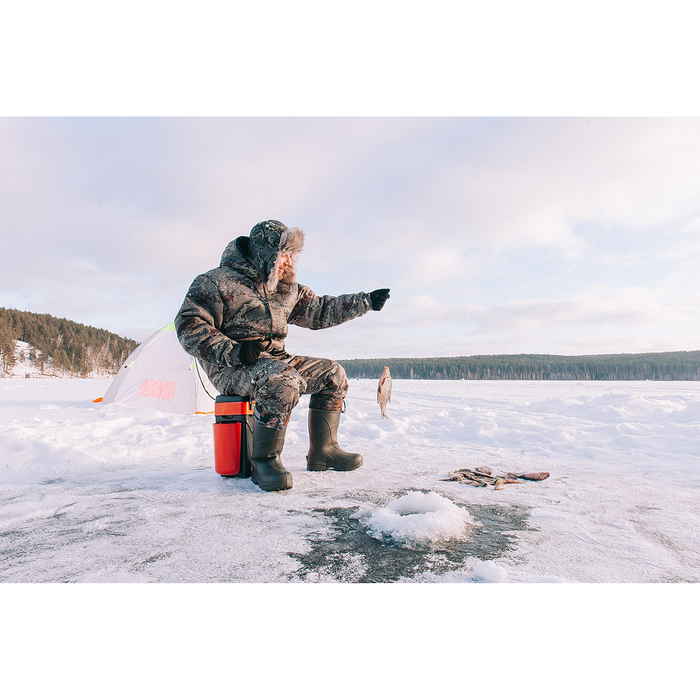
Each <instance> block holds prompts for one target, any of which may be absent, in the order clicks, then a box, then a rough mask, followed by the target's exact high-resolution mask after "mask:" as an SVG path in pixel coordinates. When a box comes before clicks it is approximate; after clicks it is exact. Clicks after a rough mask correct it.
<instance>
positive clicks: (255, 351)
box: [238, 340, 263, 365]
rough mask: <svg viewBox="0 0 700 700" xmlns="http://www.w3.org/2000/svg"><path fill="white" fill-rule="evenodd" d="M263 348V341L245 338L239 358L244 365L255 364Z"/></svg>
mask: <svg viewBox="0 0 700 700" xmlns="http://www.w3.org/2000/svg"><path fill="white" fill-rule="evenodd" d="M262 349H263V346H262V343H259V342H258V341H257V340H244V341H243V342H242V343H241V349H240V350H239V351H238V359H239V360H240V361H241V364H242V365H254V364H255V363H256V362H257V361H258V358H259V357H260V353H261V352H262Z"/></svg>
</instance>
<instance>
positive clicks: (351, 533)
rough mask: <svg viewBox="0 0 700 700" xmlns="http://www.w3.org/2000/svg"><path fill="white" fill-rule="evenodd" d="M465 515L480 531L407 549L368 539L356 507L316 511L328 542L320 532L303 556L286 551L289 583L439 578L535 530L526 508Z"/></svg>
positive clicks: (474, 509) (473, 508) (482, 509)
mask: <svg viewBox="0 0 700 700" xmlns="http://www.w3.org/2000/svg"><path fill="white" fill-rule="evenodd" d="M467 510H468V511H469V513H470V514H471V515H472V516H473V517H474V519H475V520H477V521H479V522H480V523H481V527H470V528H469V529H468V530H467V536H466V537H465V538H463V539H460V540H452V541H450V542H443V543H437V544H433V543H429V544H424V545H418V544H413V546H412V548H410V549H409V548H406V547H405V546H403V545H401V544H399V543H397V542H395V541H393V540H392V539H391V538H390V537H385V538H384V539H383V540H381V541H380V540H378V539H375V538H374V537H372V536H370V535H369V534H368V533H367V528H366V527H364V526H363V525H362V523H361V522H360V521H359V520H356V519H354V518H353V517H352V516H353V515H354V514H355V513H356V512H357V511H358V508H356V507H353V508H315V509H314V511H313V512H314V513H319V514H320V515H321V516H323V518H324V520H330V521H331V522H330V524H331V530H332V539H328V535H327V533H325V534H323V535H319V538H318V539H314V540H311V542H310V544H311V551H310V552H308V553H307V554H298V553H293V552H290V553H289V556H290V557H291V558H293V559H296V560H297V561H298V562H299V564H300V567H299V569H297V570H296V571H295V572H294V575H293V577H290V578H295V579H297V580H298V579H299V578H300V579H302V580H303V581H313V580H317V576H318V577H321V580H326V581H327V580H329V579H333V580H335V581H337V582H342V583H390V582H392V581H398V580H399V579H411V578H413V577H414V576H416V575H417V574H420V573H422V572H424V571H432V572H433V573H435V574H444V573H447V572H449V571H454V570H456V569H459V568H461V567H462V566H463V564H464V561H465V559H467V558H468V557H476V558H478V559H482V560H486V559H497V558H498V557H500V556H502V555H503V554H504V553H505V552H507V551H509V550H511V549H513V548H514V546H515V543H516V537H517V535H516V533H517V531H523V530H533V529H535V528H532V527H530V526H528V524H527V516H528V509H527V508H523V507H520V506H485V505H474V504H469V506H468V507H467ZM309 574H312V575H311V576H309ZM314 574H315V575H314Z"/></svg>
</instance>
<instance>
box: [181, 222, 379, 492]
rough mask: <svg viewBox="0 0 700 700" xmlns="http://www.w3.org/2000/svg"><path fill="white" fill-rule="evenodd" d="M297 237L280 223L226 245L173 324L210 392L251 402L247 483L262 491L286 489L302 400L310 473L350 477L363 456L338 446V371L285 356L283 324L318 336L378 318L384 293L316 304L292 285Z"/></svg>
mask: <svg viewBox="0 0 700 700" xmlns="http://www.w3.org/2000/svg"><path fill="white" fill-rule="evenodd" d="M303 244H304V234H303V232H302V231H301V230H299V229H297V228H288V227H287V226H285V225H284V224H282V223H280V222H279V221H274V220H270V221H263V222H261V223H259V224H256V225H255V226H253V228H252V230H251V232H250V236H249V237H248V236H241V237H240V238H237V239H236V240H234V241H231V243H229V244H228V246H227V247H226V250H224V254H223V256H222V258H221V263H220V266H219V267H217V268H216V269H214V270H210V271H209V272H205V273H204V274H203V275H199V276H198V277H197V278H196V279H195V280H194V282H193V283H192V285H191V287H190V289H189V291H188V292H187V296H185V300H184V302H183V304H182V306H181V307H180V311H179V312H178V314H177V317H176V318H175V327H176V329H177V337H178V339H179V340H180V343H181V345H182V347H183V348H185V350H186V351H187V352H188V353H189V354H190V355H193V356H194V357H196V358H197V359H199V360H200V361H201V363H202V366H203V367H204V370H205V371H206V373H207V374H208V375H209V378H210V379H211V382H212V384H213V385H214V386H215V387H216V389H217V391H219V392H220V393H221V394H224V395H226V396H236V395H237V396H248V397H250V398H251V399H252V400H253V401H255V413H254V427H253V456H252V472H253V473H252V480H253V482H254V483H256V484H258V486H260V488H261V489H263V490H265V491H280V490H284V489H290V488H292V475H291V474H290V473H289V472H288V471H287V470H286V469H285V468H284V466H283V465H282V461H281V459H280V454H281V453H282V449H283V447H284V439H285V434H286V431H287V424H288V423H289V417H290V414H291V412H292V409H293V408H294V407H295V406H296V405H297V403H298V401H299V397H300V396H301V395H302V394H311V399H310V401H309V453H308V455H307V457H306V461H307V469H309V470H311V471H325V470H327V469H335V470H338V471H350V470H352V469H357V468H358V467H359V466H360V465H361V464H362V456H361V455H359V454H353V453H349V452H345V451H343V450H341V449H340V447H339V445H338V439H337V434H338V424H339V422H340V414H341V411H342V409H343V399H344V398H345V396H346V394H347V392H348V381H347V377H346V376H345V370H344V369H343V368H342V367H341V366H340V365H339V364H338V363H337V362H333V361H332V360H325V359H321V358H314V357H304V356H301V355H290V354H289V353H288V352H287V351H286V350H285V347H284V339H285V338H286V337H287V332H288V327H287V324H288V323H293V324H294V325H297V326H301V327H302V328H310V329H312V330H318V329H320V328H331V327H332V326H337V325H339V324H341V323H344V322H345V321H349V320H350V319H353V318H356V317H358V316H363V315H364V314H366V313H367V312H368V311H369V310H370V309H373V310H374V311H380V310H381V308H382V307H383V306H384V304H385V303H386V300H387V299H388V298H389V290H388V289H377V290H375V291H374V292H370V293H369V294H367V293H365V292H359V293H357V294H343V295H341V296H339V297H331V296H323V297H317V296H316V295H315V294H314V293H313V292H312V291H311V290H310V289H309V288H308V287H304V286H302V285H300V284H297V281H296V262H297V255H298V254H299V253H300V252H301V250H302V247H303Z"/></svg>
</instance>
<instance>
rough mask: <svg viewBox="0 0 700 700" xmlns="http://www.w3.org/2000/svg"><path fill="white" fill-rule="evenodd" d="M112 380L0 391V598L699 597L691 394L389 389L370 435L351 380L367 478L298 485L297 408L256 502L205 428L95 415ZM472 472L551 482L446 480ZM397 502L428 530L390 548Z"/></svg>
mask: <svg viewBox="0 0 700 700" xmlns="http://www.w3.org/2000/svg"><path fill="white" fill-rule="evenodd" d="M109 381H110V380H104V379H100V380H40V379H29V380H19V379H3V380H0V513H1V516H0V534H1V538H0V547H1V551H0V581H3V582H27V583H29V582H201V583H204V582H253V583H263V582H278V583H283V582H422V583H430V582H435V583H438V582H452V583H455V582H485V581H492V582H506V583H518V582H525V583H537V582H562V583H563V582H609V583H612V582H644V583H660V582H698V581H700V535H698V533H699V532H700V490H699V486H700V469H699V464H700V385H699V384H698V383H697V382H535V381H533V382H517V381H510V382H508V381H501V382H498V381H473V382H449V381H408V380H394V386H393V396H392V402H391V403H390V404H389V406H388V408H387V413H388V416H389V419H388V420H381V419H380V411H379V406H378V404H377V403H376V385H377V382H376V380H359V381H358V380H353V381H351V383H350V393H349V395H348V399H347V412H346V414H345V416H344V417H343V419H342V421H341V429H340V436H341V445H342V446H343V447H345V449H348V450H351V451H359V452H361V453H362V454H363V456H364V466H362V467H361V468H360V469H358V470H357V471H354V472H349V473H334V472H329V473H312V472H307V471H306V469H305V459H304V457H305V454H306V447H307V438H306V416H307V406H308V397H304V399H302V402H301V403H300V405H299V406H298V407H297V408H296V409H295V411H294V413H293V416H292V421H291V423H290V426H289V429H288V434H287V435H288V437H287V444H286V447H285V450H284V453H283V461H284V463H285V466H286V467H287V469H288V470H289V471H291V472H292V474H293V478H294V488H293V489H292V490H291V491H288V492H282V493H265V492H263V491H261V490H260V489H259V488H258V487H256V486H255V485H254V484H252V483H251V482H250V480H241V479H224V478H221V477H219V476H218V475H217V474H216V473H215V472H214V468H213V449H212V427H211V424H212V422H213V418H212V417H211V416H201V415H199V416H196V415H195V416H183V415H172V414H166V413H160V412H157V411H151V410H143V409H135V408H130V407H127V406H123V405H105V406H101V405H100V404H94V403H92V399H94V398H96V397H98V396H102V395H103V394H104V392H105V390H106V388H107V386H108V385H109ZM477 466H489V467H491V468H492V469H493V470H494V471H521V472H522V471H547V472H549V473H550V474H551V476H550V478H549V479H547V480H546V481H542V482H528V483H518V484H513V485H511V486H509V487H508V488H506V489H504V490H494V489H493V488H490V487H489V488H474V487H472V486H469V485H467V484H465V483H461V482H449V481H441V479H444V478H446V477H447V476H448V473H449V472H450V471H453V470H455V469H460V468H464V467H467V468H474V467H477ZM415 494H423V495H418V496H416V495H415ZM406 496H409V497H410V498H409V500H410V499H413V501H412V502H413V503H414V505H415V503H419V501H420V499H423V501H424V502H425V503H430V504H432V506H431V507H430V508H427V507H426V509H425V512H423V513H422V514H421V512H417V513H413V515H417V516H419V517H421V516H422V517H423V518H424V520H423V521H422V522H420V523H419V525H420V527H418V528H413V529H411V528H408V529H406V528H404V530H403V532H404V533H408V534H406V535H405V536H404V537H399V535H398V533H399V530H398V527H397V529H395V530H392V526H391V525H384V526H383V527H384V528H385V531H384V532H382V531H381V527H382V523H390V522H393V521H392V520H391V518H394V520H396V519H397V514H396V512H395V511H396V508H397V507H396V506H395V505H394V504H395V503H396V502H397V501H398V499H400V498H402V497H406ZM416 499H417V500H416ZM423 501H420V502H421V503H422V502H423ZM431 508H432V510H431ZM382 509H384V510H382ZM387 509H388V510H387ZM392 509H393V510H392ZM418 511H420V504H419V507H418ZM431 513H432V514H433V515H431ZM435 514H437V515H435ZM410 515H411V513H404V514H403V515H402V514H401V513H399V514H398V516H400V517H403V518H404V521H402V522H405V518H406V517H409V516H410ZM382 518H383V519H382ZM460 519H461V520H460ZM462 520H463V521H464V522H463V523H462ZM397 522H398V521H397ZM377 523H379V525H377ZM455 523H457V524H456V525H455ZM462 524H463V527H462ZM455 527H456V528H457V529H456V530H455ZM426 528H427V530H426Z"/></svg>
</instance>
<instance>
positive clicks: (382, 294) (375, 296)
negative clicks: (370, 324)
mask: <svg viewBox="0 0 700 700" xmlns="http://www.w3.org/2000/svg"><path fill="white" fill-rule="evenodd" d="M369 295H370V297H372V308H373V309H374V310H375V311H381V310H382V306H384V304H386V300H387V299H388V298H389V290H388V289H375V290H374V291H373V292H370V293H369Z"/></svg>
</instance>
